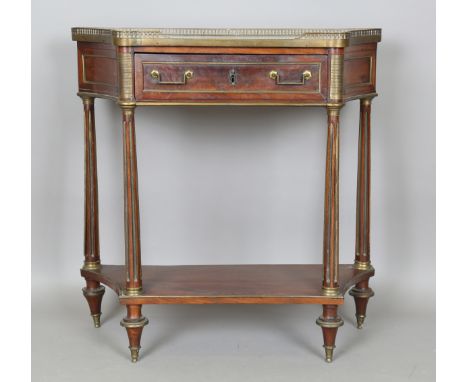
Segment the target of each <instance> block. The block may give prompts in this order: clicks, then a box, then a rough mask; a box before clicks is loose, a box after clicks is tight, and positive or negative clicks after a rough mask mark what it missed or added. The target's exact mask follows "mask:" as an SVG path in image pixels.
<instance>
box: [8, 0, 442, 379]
mask: <svg viewBox="0 0 468 382" xmlns="http://www.w3.org/2000/svg"><path fill="white" fill-rule="evenodd" d="M32 10H33V22H32V31H33V32H32V33H33V35H32V44H33V46H32V119H33V123H32V141H33V149H32V266H33V284H32V285H33V299H34V301H36V303H37V309H36V308H34V306H35V305H34V304H33V319H34V317H39V316H41V314H40V313H39V312H41V309H43V308H41V307H40V305H39V301H40V297H38V296H39V295H42V292H45V293H46V294H48V295H50V293H53V292H52V291H54V290H57V288H59V289H61V290H65V289H66V288H70V289H69V290H70V293H69V294H66V295H64V299H65V300H66V301H73V302H70V306H72V305H73V304H82V301H78V300H79V299H80V297H79V296H78V297H77V293H76V292H75V291H78V293H79V288H80V286H81V285H82V284H83V282H82V280H81V279H80V277H79V271H78V270H79V267H80V266H81V264H82V261H83V257H82V249H83V126H82V125H83V123H82V120H83V116H82V105H81V100H80V99H79V98H78V97H76V96H75V93H76V91H77V68H76V44H75V43H74V42H72V41H71V33H70V28H71V27H72V26H115V27H380V28H382V29H383V39H382V43H381V44H379V48H378V59H377V91H378V92H379V97H377V98H376V99H375V100H374V103H373V118H372V123H373V130H372V143H373V148H372V150H373V162H372V226H371V237H372V240H371V246H372V250H371V256H372V262H373V264H374V266H375V268H376V277H375V278H374V279H372V284H373V287H374V288H375V290H376V291H377V292H378V294H377V296H376V297H375V298H374V300H375V301H377V300H378V299H379V298H380V304H381V306H382V307H387V308H388V307H390V306H392V307H394V310H395V311H397V310H398V309H399V305H398V304H401V303H403V302H404V301H406V302H410V303H411V304H413V303H417V301H421V300H422V301H424V302H425V303H427V304H428V309H429V311H430V312H432V306H433V303H434V291H435V4H434V2H433V1H424V0H418V1H416V0H414V1H408V0H405V1H402V0H398V1H388V2H376V1H371V0H367V1H364V0H360V1H352V2H350V1H341V0H335V1H333V2H325V1H310V0H308V1H298V0H290V1H288V2H279V1H278V2H275V1H271V0H269V1H263V0H262V1H252V0H251V1H245V0H236V1H234V2H222V1H219V0H218V1H215V0H212V1H208V0H199V1H196V2H192V1H173V2H158V1H139V2H129V1H115V0H113V1H109V0H106V1H89V0H82V1H79V2H63V1H58V0H47V1H36V2H33V4H32ZM16 75H20V74H16ZM358 111H359V104H358V102H351V103H349V104H347V105H346V106H345V108H344V109H343V111H342V119H341V126H342V136H341V164H340V166H341V167H340V177H341V178H340V208H341V210H340V234H341V238H340V250H341V251H340V252H341V253H340V258H341V261H342V262H347V263H351V262H352V261H353V256H354V235H355V198H356V165H357V137H358V117H359V116H358ZM96 123H97V151H98V176H99V197H100V199H99V203H100V205H99V208H100V233H101V236H100V240H101V258H102V261H103V262H104V263H106V264H121V263H123V261H124V257H123V256H124V242H123V186H122V149H121V143H122V141H121V127H120V113H119V109H118V107H117V106H116V105H114V104H113V103H111V102H109V101H104V100H97V101H96ZM136 123H137V150H138V165H139V187H140V209H141V246H142V258H143V263H147V264H151V263H152V264H233V263H308V262H320V261H321V249H322V229H323V226H322V225H323V194H324V165H325V162H324V160H325V140H326V112H325V111H324V110H323V109H313V108H292V107H291V108H261V107H246V108H239V107H200V108H190V107H166V108H144V107H140V108H137V114H136ZM39 291H41V293H39ZM111 294H112V292H109V291H108V294H107V295H106V299H108V300H116V298H115V296H111ZM379 295H380V297H379ZM384 296H386V297H384ZM376 304H378V303H377V302H376ZM348 305H349V306H350V307H351V309H352V304H351V301H348ZM377 306H378V305H376V307H377ZM80 307H81V305H80ZM162 308H164V307H161V309H162ZM148 309H151V308H148ZM167 309H170V308H169V307H168V308H167ZM217 309H223V308H222V307H219V308H217ZM227 309H231V312H232V309H233V308H232V307H231V308H227ZM239 309H241V308H240V307H239ZM265 309H266V308H265ZM81 312H83V317H82V319H83V320H87V319H88V318H87V317H85V316H86V314H87V313H86V309H85V307H83V309H82V310H81ZM190 312H192V313H193V311H190V310H188V311H186V313H187V314H190ZM197 312H198V311H197ZM314 312H316V313H317V314H316V315H318V311H317V310H315V311H314ZM80 314H81V313H80ZM123 314H124V312H123V310H120V311H118V312H117V313H116V317H117V318H118V317H121V316H123ZM200 314H202V313H200ZM220 314H221V313H220ZM248 315H249V313H246V316H248ZM430 316H431V317H432V313H431V315H430ZM425 317H428V316H425ZM117 318H116V320H117ZM150 319H151V317H150ZM205 319H207V317H205ZM313 319H315V316H314V317H312V316H311V317H310V324H311V325H312V324H313ZM33 322H34V321H33ZM116 322H117V321H116ZM37 325H39V324H37ZM34 328H35V327H34V323H33V329H34ZM37 328H40V327H39V326H36V329H35V330H36V334H33V342H34V341H35V343H36V344H37V347H36V348H35V347H33V352H34V349H38V348H39V347H40V345H41V341H43V340H44V341H47V339H46V338H42V337H40V336H39V337H38V334H37V332H38V331H41V330H42V329H37ZM113 329H114V330H115V331H119V329H118V328H113ZM409 332H411V329H409ZM34 335H36V337H34ZM119 335H120V336H122V337H123V338H124V333H120V332H119ZM426 335H427V336H428V338H432V337H433V333H432V332H431V331H430V330H429V331H428V332H427V333H426ZM144 336H145V334H144ZM144 336H143V337H144ZM49 339H50V338H49ZM124 340H125V338H124ZM317 341H318V342H320V340H317ZM90 342H91V343H92V342H93V341H92V340H91V341H90ZM123 342H125V341H123ZM123 342H122V343H123ZM431 344H432V342H431ZM317 345H318V343H317ZM87 346H89V344H88V345H87ZM125 346H126V345H125ZM104 351H106V349H104ZM317 352H320V350H318V351H317ZM350 352H352V349H349V350H348V353H350ZM119 356H120V359H119V361H118V362H125V361H126V359H125V357H126V354H125V355H122V354H119ZM345 356H346V355H343V358H345ZM38 359H39V358H36V360H38ZM44 362H46V361H44ZM38 365H42V366H43V367H44V368H45V366H44V365H45V363H41V361H40V360H38V361H37V363H36V369H35V370H36V371H37V370H39V369H40V370H42V373H43V374H40V373H39V372H38V373H39V374H40V375H42V376H43V377H44V375H47V373H48V372H47V371H45V370H48V369H46V368H45V369H44V368H40V367H39V366H38ZM33 371H34V369H33ZM49 371H50V370H49ZM39 374H38V375H39ZM426 377H427V375H426ZM44 378H45V377H44ZM48 378H49V379H48V380H49V381H50V374H49V375H48ZM44 380H47V379H44ZM382 380H383V379H382Z"/></svg>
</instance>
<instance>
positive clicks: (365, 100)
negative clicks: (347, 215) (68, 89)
mask: <svg viewBox="0 0 468 382" xmlns="http://www.w3.org/2000/svg"><path fill="white" fill-rule="evenodd" d="M72 38H73V40H74V41H77V48H78V88H79V92H78V95H79V96H80V97H81V99H82V100H83V106H84V135H85V219H84V231H85V233H84V258H85V260H84V265H83V267H82V268H81V275H82V276H83V277H84V278H85V280H86V287H85V288H83V294H84V296H85V297H86V300H87V301H88V304H89V308H90V310H91V315H92V317H93V320H94V325H95V327H99V326H100V316H101V301H102V297H103V294H104V286H102V285H101V284H104V285H107V286H108V287H110V288H111V289H113V290H114V291H115V292H116V293H117V295H118V298H119V301H120V303H121V304H123V305H125V306H126V308H127V315H126V317H125V318H123V320H122V321H121V325H122V326H123V327H124V328H125V329H126V331H127V334H128V338H129V342H130V346H129V348H130V353H131V359H132V361H133V362H136V361H137V360H138V356H139V350H140V339H141V334H142V331H143V327H144V326H145V325H146V324H148V319H147V318H146V317H144V316H143V315H142V305H143V304H321V305H322V306H323V313H322V315H321V316H320V317H319V318H318V319H317V321H316V322H317V324H318V325H319V326H320V327H321V328H322V331H323V339H324V348H325V359H326V361H327V362H331V361H332V359H333V349H334V348H335V338H336V334H337V330H338V328H339V327H340V326H342V325H343V320H342V319H341V318H340V316H339V315H338V312H337V310H338V306H339V305H341V304H343V303H344V295H345V293H346V291H347V290H348V289H350V288H351V290H350V294H351V295H352V296H353V297H354V300H355V304H356V318H357V327H358V328H361V327H362V325H363V322H364V318H365V316H366V308H367V302H368V300H369V298H370V297H372V296H373V294H374V293H373V291H372V289H371V288H370V287H369V278H370V277H371V276H373V275H374V268H373V267H372V265H371V263H370V248H369V227H370V216H369V215H370V159H371V158H370V154H371V145H370V114H371V101H372V99H373V98H374V97H375V96H376V95H377V94H376V89H375V84H376V52H377V43H378V42H379V41H380V38H381V30H380V29H101V28H72ZM95 98H107V99H110V100H112V101H114V102H116V103H117V104H118V105H119V106H120V109H121V112H122V133H123V152H124V155H123V162H124V163H123V170H124V171H123V175H124V176H123V184H124V190H125V197H124V211H125V212H124V219H125V265H104V264H102V263H101V258H100V253H99V214H98V182H97V171H96V166H97V165H96V136H95V122H94V99H95ZM354 99H359V100H360V123H359V148H358V175H357V206H356V248H355V259H354V263H353V264H340V262H339V256H338V245H339V223H338V222H339V213H338V211H339V196H338V184H339V181H338V175H339V151H340V149H339V131H340V130H339V117H340V109H341V108H342V107H343V105H344V104H345V103H346V102H347V101H351V100H354ZM163 105H195V106H200V105H238V106H250V105H264V106H320V107H324V108H325V109H326V110H327V114H328V126H327V129H328V137H327V143H326V144H327V150H326V152H327V154H326V176H325V202H324V210H325V212H324V230H323V264H317V265H312V264H304V265H292V264H289V265H273V264H263V265H203V266H202V265H194V266H192V265H187V266H155V265H147V266H143V265H142V260H141V254H140V221H139V220H140V219H139V206H138V175H137V155H136V140H135V120H134V114H135V108H136V107H137V106H163Z"/></svg>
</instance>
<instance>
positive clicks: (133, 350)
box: [130, 348, 140, 363]
mask: <svg viewBox="0 0 468 382" xmlns="http://www.w3.org/2000/svg"><path fill="white" fill-rule="evenodd" d="M130 355H131V357H132V362H133V363H135V362H136V361H138V357H139V355H140V348H130Z"/></svg>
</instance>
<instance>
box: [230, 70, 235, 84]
mask: <svg viewBox="0 0 468 382" xmlns="http://www.w3.org/2000/svg"><path fill="white" fill-rule="evenodd" d="M229 82H230V83H231V85H232V86H234V85H235V84H236V83H237V73H236V71H235V69H231V70H230V71H229Z"/></svg>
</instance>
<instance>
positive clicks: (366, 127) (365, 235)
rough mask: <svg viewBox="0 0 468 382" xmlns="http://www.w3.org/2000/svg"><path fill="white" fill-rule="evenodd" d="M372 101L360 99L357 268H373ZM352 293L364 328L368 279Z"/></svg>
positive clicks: (358, 323) (368, 290)
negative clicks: (371, 250)
mask: <svg viewBox="0 0 468 382" xmlns="http://www.w3.org/2000/svg"><path fill="white" fill-rule="evenodd" d="M371 102H372V98H365V99H361V104H360V105H361V109H360V120H359V151H358V176H357V198H356V255H355V260H354V267H355V268H356V269H358V270H363V271H365V270H370V269H372V268H373V267H372V265H371V261H370V184H371V182H370V179H371ZM349 294H350V295H351V296H353V297H354V301H355V303H356V320H357V327H358V329H361V328H362V325H363V323H364V319H365V318H366V309H367V303H368V301H369V298H370V297H372V296H373V295H374V292H373V290H372V289H371V288H369V279H367V280H364V281H361V282H359V283H358V284H356V286H355V287H354V288H353V289H351V291H350V292H349Z"/></svg>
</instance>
